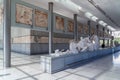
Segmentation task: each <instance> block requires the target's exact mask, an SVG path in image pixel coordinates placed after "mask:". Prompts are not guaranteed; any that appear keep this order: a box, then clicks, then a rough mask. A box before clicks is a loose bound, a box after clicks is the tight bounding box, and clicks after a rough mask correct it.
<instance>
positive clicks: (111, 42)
mask: <svg viewBox="0 0 120 80" xmlns="http://www.w3.org/2000/svg"><path fill="white" fill-rule="evenodd" d="M110 35H111V41H110V44H111V47H113V36H112V31H110Z"/></svg>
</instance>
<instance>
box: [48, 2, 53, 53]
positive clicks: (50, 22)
mask: <svg viewBox="0 0 120 80" xmlns="http://www.w3.org/2000/svg"><path fill="white" fill-rule="evenodd" d="M48 15H49V20H48V21H49V22H48V24H49V25H48V27H49V54H51V53H52V52H53V37H54V35H53V2H49V14H48Z"/></svg>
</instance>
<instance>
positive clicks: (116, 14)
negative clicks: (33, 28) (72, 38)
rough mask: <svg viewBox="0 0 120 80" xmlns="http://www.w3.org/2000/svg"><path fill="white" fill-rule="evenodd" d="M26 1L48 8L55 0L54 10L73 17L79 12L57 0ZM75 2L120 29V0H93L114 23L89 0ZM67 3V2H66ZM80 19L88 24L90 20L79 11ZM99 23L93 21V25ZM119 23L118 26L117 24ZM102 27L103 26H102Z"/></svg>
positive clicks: (76, 0)
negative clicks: (49, 3)
mask: <svg viewBox="0 0 120 80" xmlns="http://www.w3.org/2000/svg"><path fill="white" fill-rule="evenodd" d="M23 1H25V2H28V3H31V4H33V5H36V6H39V7H42V8H44V9H48V2H54V12H56V13H59V14H61V15H64V16H66V17H69V18H72V19H73V14H75V13H78V12H77V11H75V10H74V9H72V6H71V7H69V8H68V7H66V6H64V5H62V4H60V3H58V2H56V1H55V0H23ZM71 1H72V2H73V3H75V4H77V5H79V6H81V7H82V9H83V10H85V11H86V12H90V13H92V14H93V15H94V16H96V17H98V18H99V19H100V20H103V21H104V22H106V23H107V24H108V25H110V26H112V27H114V28H115V29H116V30H120V10H119V8H120V0H93V1H94V3H95V4H96V5H98V6H99V7H100V8H101V9H102V10H103V11H104V12H105V14H106V15H107V16H109V17H110V18H111V19H112V20H113V21H114V22H115V23H113V22H112V21H111V20H110V19H108V17H106V15H104V14H103V13H102V12H101V11H99V10H98V9H97V8H96V7H95V6H93V5H92V4H91V3H90V2H89V1H88V0H71ZM66 5H67V4H66ZM78 14H79V15H80V16H79V17H78V21H79V22H81V23H84V24H87V21H88V20H89V19H88V18H86V17H85V16H84V15H83V14H82V13H78ZM96 24H97V23H95V22H92V26H95V25H96ZM116 24H117V26H116ZM101 27H102V26H101Z"/></svg>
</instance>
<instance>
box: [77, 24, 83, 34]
mask: <svg viewBox="0 0 120 80" xmlns="http://www.w3.org/2000/svg"><path fill="white" fill-rule="evenodd" d="M78 32H79V33H80V34H82V33H83V26H82V24H79V25H78Z"/></svg>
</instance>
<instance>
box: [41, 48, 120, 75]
mask: <svg viewBox="0 0 120 80" xmlns="http://www.w3.org/2000/svg"><path fill="white" fill-rule="evenodd" d="M119 50H120V47H115V48H107V49H100V50H96V51H88V52H81V53H78V54H64V55H61V56H51V55H47V56H41V58H40V59H41V62H40V63H41V65H42V69H43V70H44V72H47V73H56V72H58V71H62V70H64V69H66V68H68V67H69V65H70V64H73V63H75V62H79V61H83V60H86V59H91V58H95V57H101V56H105V55H108V54H113V53H114V52H113V51H115V52H116V51H119Z"/></svg>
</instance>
